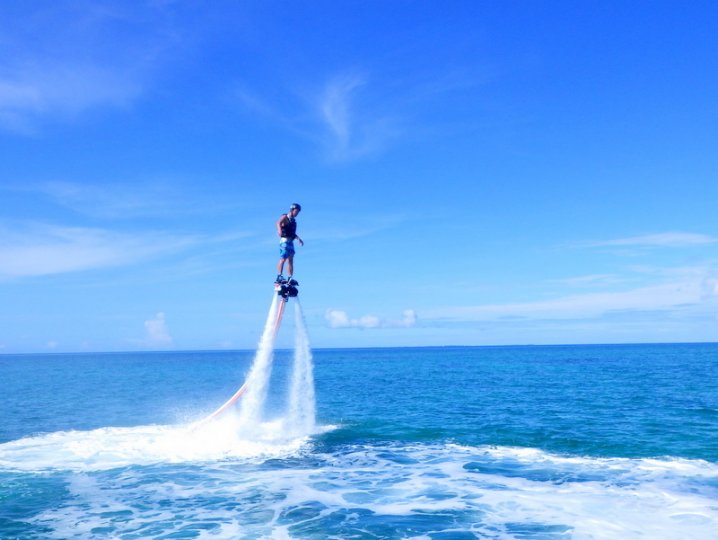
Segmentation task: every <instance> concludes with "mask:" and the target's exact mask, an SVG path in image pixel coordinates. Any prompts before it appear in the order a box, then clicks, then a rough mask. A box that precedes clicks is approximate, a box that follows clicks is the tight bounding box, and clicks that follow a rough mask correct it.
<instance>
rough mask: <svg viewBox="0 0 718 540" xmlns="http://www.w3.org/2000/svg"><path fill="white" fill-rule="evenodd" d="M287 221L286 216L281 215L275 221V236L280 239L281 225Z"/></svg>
mask: <svg viewBox="0 0 718 540" xmlns="http://www.w3.org/2000/svg"><path fill="white" fill-rule="evenodd" d="M287 221H289V219H288V218H287V215H286V214H282V215H281V216H280V217H279V219H278V220H277V236H279V237H280V238H281V237H282V225H284V224H285V223H286V222H287Z"/></svg>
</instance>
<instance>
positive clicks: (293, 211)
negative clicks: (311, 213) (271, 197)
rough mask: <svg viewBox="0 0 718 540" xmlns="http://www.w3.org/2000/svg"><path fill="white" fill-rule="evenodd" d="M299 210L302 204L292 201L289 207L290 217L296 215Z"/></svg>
mask: <svg viewBox="0 0 718 540" xmlns="http://www.w3.org/2000/svg"><path fill="white" fill-rule="evenodd" d="M301 211H302V205H301V204H299V203H292V204H291V206H290V207H289V214H290V215H291V216H292V217H296V216H297V214H299V212H301Z"/></svg>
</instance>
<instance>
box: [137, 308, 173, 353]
mask: <svg viewBox="0 0 718 540" xmlns="http://www.w3.org/2000/svg"><path fill="white" fill-rule="evenodd" d="M145 332H146V336H145V339H144V341H143V342H142V344H143V345H145V346H147V347H150V348H153V349H154V348H165V347H170V346H172V344H173V342H174V340H173V339H172V336H171V335H170V332H169V328H168V327H167V320H166V319H165V314H164V312H161V311H160V312H159V313H157V314H156V315H155V316H154V318H152V319H148V320H146V321H145Z"/></svg>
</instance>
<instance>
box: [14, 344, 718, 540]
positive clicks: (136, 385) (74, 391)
mask: <svg viewBox="0 0 718 540" xmlns="http://www.w3.org/2000/svg"><path fill="white" fill-rule="evenodd" d="M253 357H254V352H253V351H247V352H221V353H220V352H186V353H151V354H150V353H128V354H81V355H18V356H14V355H5V356H0V385H2V386H1V390H2V392H1V394H0V411H1V414H2V421H1V423H0V481H1V483H0V486H1V487H0V537H1V538H331V537H333V538H436V539H439V538H522V539H554V538H666V539H668V538H671V539H672V538H701V539H703V538H718V536H717V535H716V534H715V532H714V531H715V530H718V345H716V344H690V345H687V344H682V345H625V346H624V345H622V346H566V347H496V348H490V347H487V348H483V347H482V348H463V347H456V348H416V349H414V348H402V349H357V350H319V351H314V364H315V365H314V373H315V385H316V401H317V403H316V404H317V421H316V423H317V426H318V428H317V430H316V431H315V432H314V433H313V434H312V435H310V436H307V437H294V438H287V437H282V436H280V435H281V432H282V431H283V430H284V431H286V429H287V426H286V425H283V424H282V414H283V411H284V410H285V407H286V391H287V386H288V384H289V378H290V373H289V371H290V366H291V354H290V352H289V351H279V352H277V353H275V362H274V371H273V373H272V379H271V384H270V394H269V398H268V403H267V404H266V405H267V406H266V419H267V423H268V425H269V426H270V427H272V426H274V428H276V430H277V433H279V435H278V436H277V437H275V438H267V437H259V438H258V437H254V438H252V437H250V436H248V435H247V434H246V433H237V432H236V429H237V428H236V425H235V424H232V423H231V421H229V420H227V421H226V422H225V423H223V424H222V423H220V424H218V425H217V426H215V427H214V428H213V430H210V431H207V432H203V433H202V435H201V436H198V435H197V434H196V433H194V434H188V430H187V429H186V425H187V424H188V423H189V422H191V421H192V420H196V419H198V418H201V417H202V416H204V415H205V414H207V413H208V412H210V411H212V410H213V409H215V408H216V407H217V406H218V405H220V404H221V403H222V402H223V401H224V400H225V399H226V398H227V397H229V395H231V394H232V393H233V392H234V391H235V390H236V388H237V387H238V386H239V384H240V383H241V382H242V380H243V378H244V376H245V374H246V373H247V371H248V370H249V367H250V364H251V363H252V359H253Z"/></svg>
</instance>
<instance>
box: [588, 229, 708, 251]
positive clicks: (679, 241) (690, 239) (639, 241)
mask: <svg viewBox="0 0 718 540" xmlns="http://www.w3.org/2000/svg"><path fill="white" fill-rule="evenodd" d="M716 242H718V238H715V237H713V236H710V235H707V234H699V233H685V232H665V233H658V234H647V235H644V236H630V237H627V238H617V239H613V240H601V241H596V242H586V243H585V244H584V246H585V247H639V248H640V247H649V248H650V247H690V246H702V245H706V244H715V243H716Z"/></svg>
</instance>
